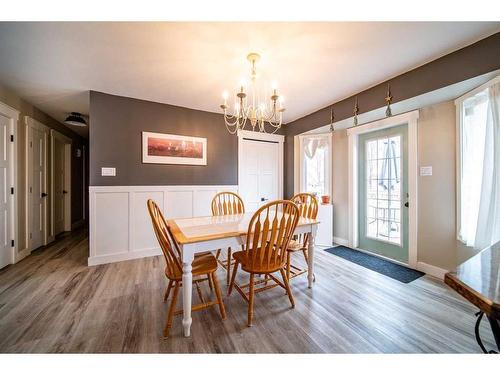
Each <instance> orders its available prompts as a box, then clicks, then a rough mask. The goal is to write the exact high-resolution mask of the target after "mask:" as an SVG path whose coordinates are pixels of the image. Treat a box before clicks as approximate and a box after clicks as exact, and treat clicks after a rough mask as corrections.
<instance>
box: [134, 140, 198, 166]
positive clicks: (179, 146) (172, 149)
mask: <svg viewBox="0 0 500 375" xmlns="http://www.w3.org/2000/svg"><path fill="white" fill-rule="evenodd" d="M142 162H143V163H146V164H178V165H207V139H206V138H200V137H190V136H184V135H176V134H165V133H153V132H142Z"/></svg>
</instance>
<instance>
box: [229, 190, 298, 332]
mask: <svg viewBox="0 0 500 375" xmlns="http://www.w3.org/2000/svg"><path fill="white" fill-rule="evenodd" d="M298 221H299V209H298V207H297V205H296V204H295V203H293V202H292V201H286V200H277V201H273V202H269V203H267V204H266V205H264V206H262V207H261V208H259V209H258V210H257V212H255V214H254V215H253V217H252V219H251V220H250V223H249V225H248V232H247V240H246V246H245V248H244V250H242V251H237V252H235V253H233V257H234V259H235V260H236V264H235V266H234V267H233V273H232V276H231V284H230V285H229V290H228V295H230V294H231V292H232V290H233V287H234V288H235V289H236V290H237V291H238V292H239V293H240V294H241V296H242V297H243V298H244V299H245V301H247V302H248V326H249V327H250V326H251V325H252V319H253V303H254V295H255V294H256V293H259V292H262V291H264V290H267V289H270V288H273V287H275V286H276V284H277V285H279V286H281V287H282V288H284V289H285V290H286V294H287V295H288V298H289V300H290V303H291V305H292V308H293V307H295V302H294V299H293V295H292V291H291V289H290V286H289V284H288V278H287V277H286V273H285V267H286V254H287V248H288V245H289V242H290V240H291V238H292V236H293V233H294V231H295V228H296V227H297V223H298ZM239 265H241V268H242V270H243V271H245V272H248V273H249V274H250V280H249V283H248V284H246V285H242V286H239V285H237V284H236V283H235V278H236V273H237V272H238V266H239ZM275 272H279V273H281V278H282V280H283V282H281V281H279V280H278V279H277V278H276V277H274V275H273V273H275ZM255 275H265V276H266V280H267V277H269V278H270V279H272V280H273V281H274V282H275V283H276V284H274V285H267V281H266V284H265V286H263V287H260V288H258V289H255V286H256V283H255V282H254V277H255ZM247 287H248V289H249V291H248V294H247V293H245V292H244V289H246V288H247Z"/></svg>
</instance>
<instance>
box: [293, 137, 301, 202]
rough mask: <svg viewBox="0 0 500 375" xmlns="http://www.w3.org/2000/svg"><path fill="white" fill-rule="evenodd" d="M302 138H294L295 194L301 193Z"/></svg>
mask: <svg viewBox="0 0 500 375" xmlns="http://www.w3.org/2000/svg"><path fill="white" fill-rule="evenodd" d="M300 165H301V163H300V138H299V136H298V135H296V136H294V137H293V194H294V195H295V194H297V193H299V192H300V169H301V168H300Z"/></svg>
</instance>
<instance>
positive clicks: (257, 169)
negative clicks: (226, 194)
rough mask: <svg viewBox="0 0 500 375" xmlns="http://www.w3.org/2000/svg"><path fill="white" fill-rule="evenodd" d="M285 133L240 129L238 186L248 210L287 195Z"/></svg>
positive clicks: (253, 209) (251, 210)
mask: <svg viewBox="0 0 500 375" xmlns="http://www.w3.org/2000/svg"><path fill="white" fill-rule="evenodd" d="M283 140H284V137H283V136H282V135H274V134H264V133H257V132H251V131H240V132H238V186H239V194H240V195H241V197H242V198H243V201H244V202H245V209H246V211H247V212H254V211H256V210H257V209H258V208H259V207H260V206H262V205H263V204H265V203H267V202H270V201H272V200H276V199H281V198H282V197H283V182H282V181H283Z"/></svg>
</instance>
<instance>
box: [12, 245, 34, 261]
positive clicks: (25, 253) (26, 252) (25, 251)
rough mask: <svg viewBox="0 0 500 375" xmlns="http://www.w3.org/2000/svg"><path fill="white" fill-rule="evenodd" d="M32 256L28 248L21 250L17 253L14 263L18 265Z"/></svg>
mask: <svg viewBox="0 0 500 375" xmlns="http://www.w3.org/2000/svg"><path fill="white" fill-rule="evenodd" d="M30 254H31V251H30V249H28V248H24V249H22V250H19V251H18V252H16V253H15V256H14V263H17V262H19V261H21V260H23V259H24V258H26V257H27V256H28V255H30Z"/></svg>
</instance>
